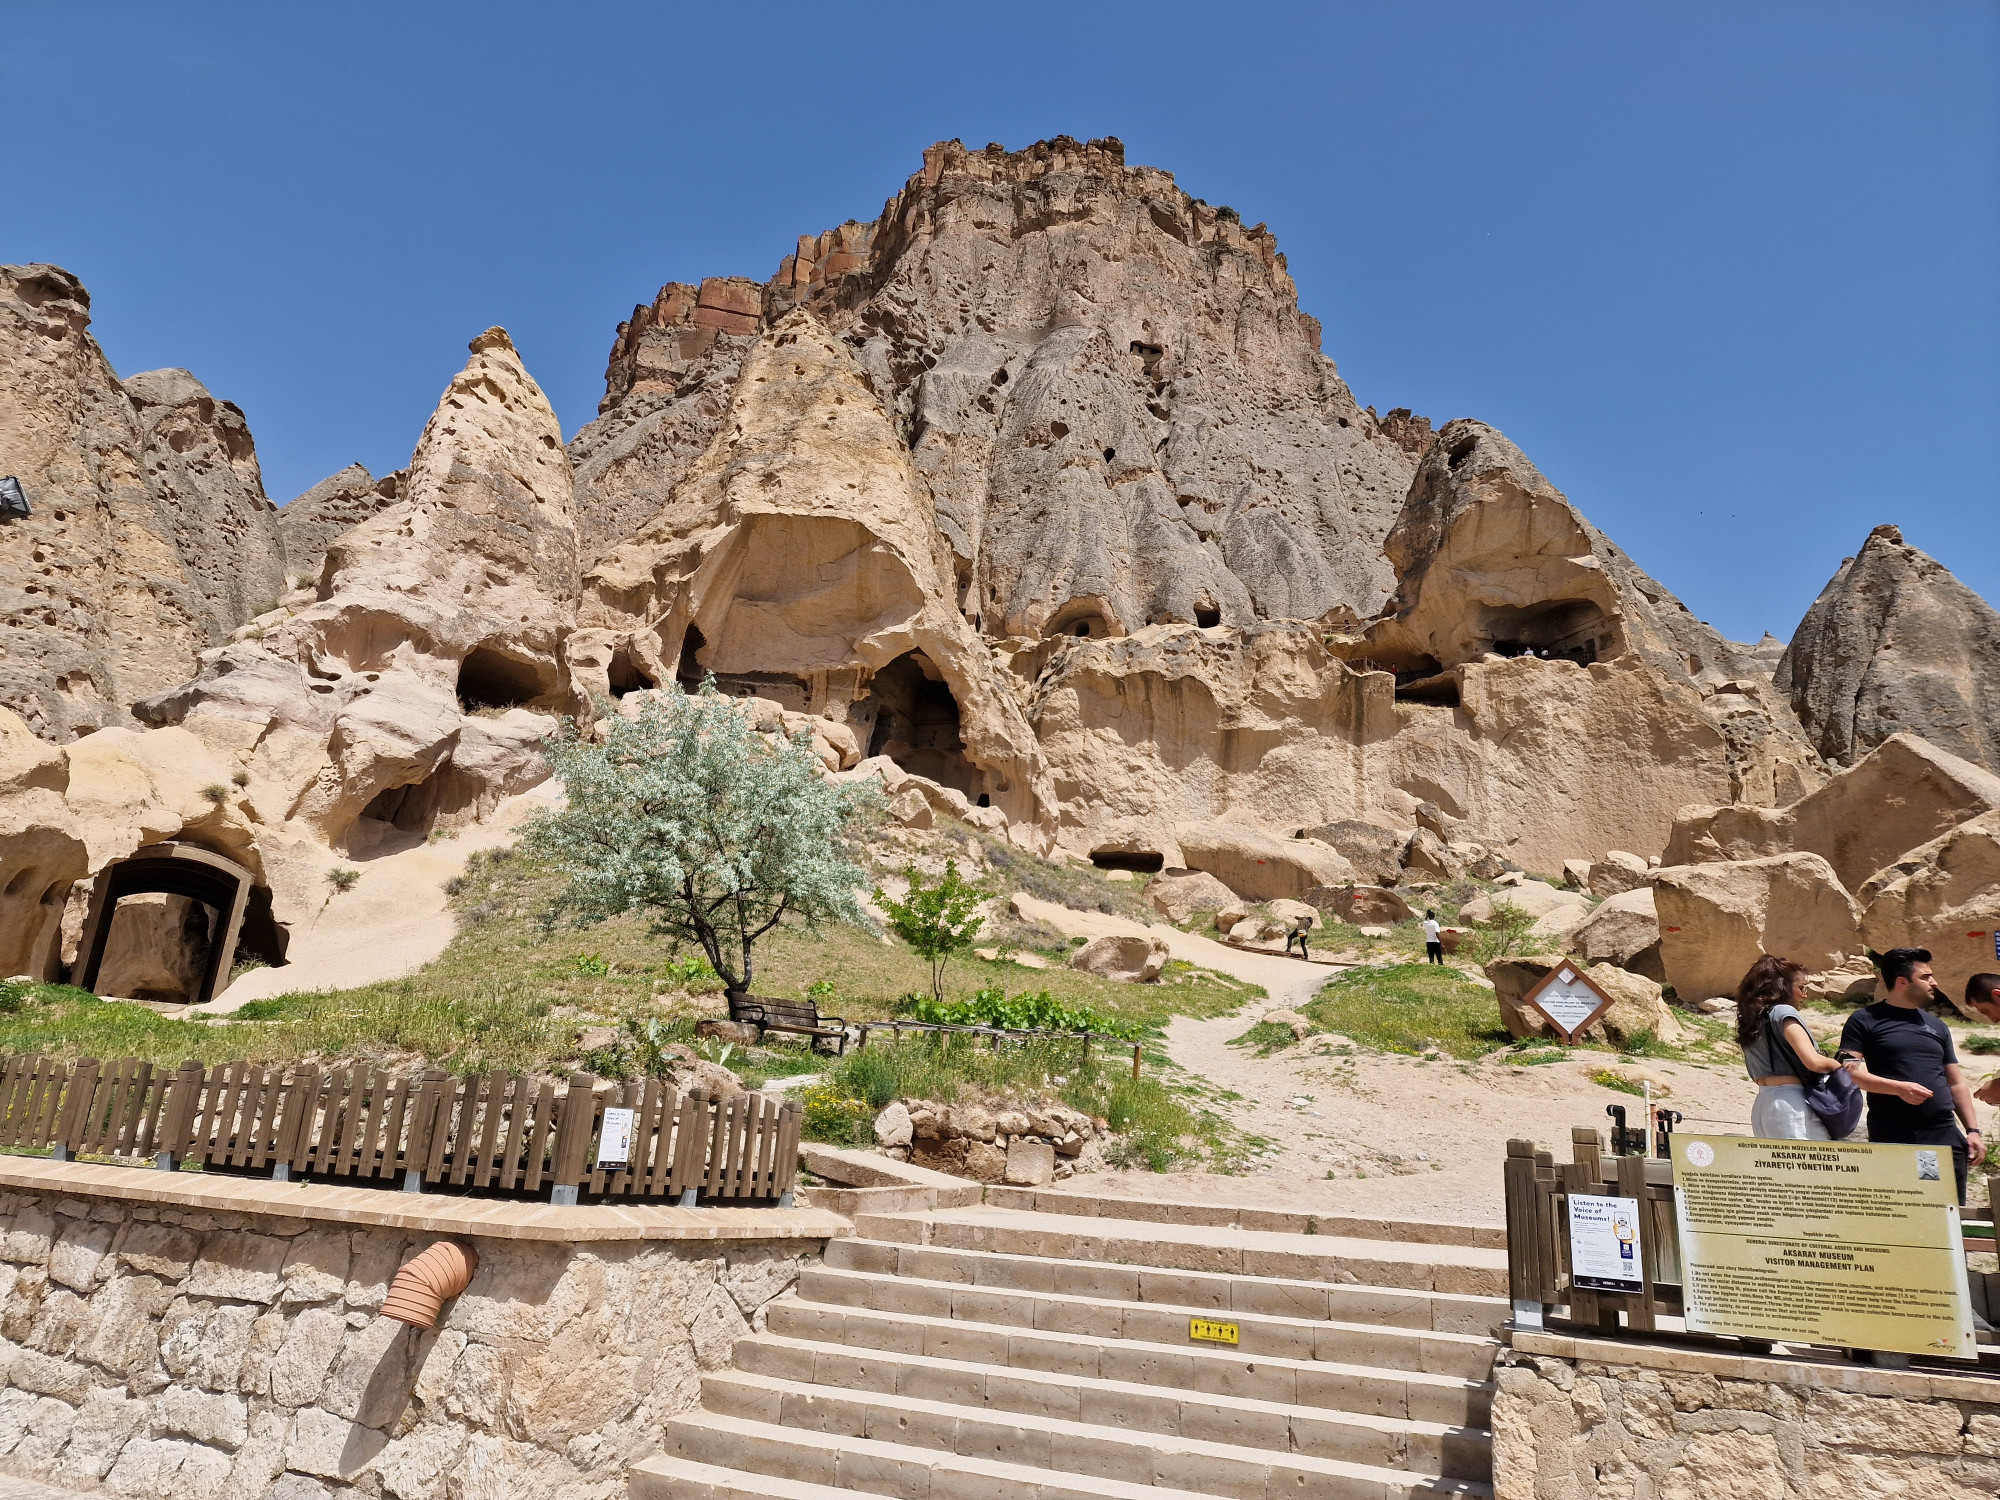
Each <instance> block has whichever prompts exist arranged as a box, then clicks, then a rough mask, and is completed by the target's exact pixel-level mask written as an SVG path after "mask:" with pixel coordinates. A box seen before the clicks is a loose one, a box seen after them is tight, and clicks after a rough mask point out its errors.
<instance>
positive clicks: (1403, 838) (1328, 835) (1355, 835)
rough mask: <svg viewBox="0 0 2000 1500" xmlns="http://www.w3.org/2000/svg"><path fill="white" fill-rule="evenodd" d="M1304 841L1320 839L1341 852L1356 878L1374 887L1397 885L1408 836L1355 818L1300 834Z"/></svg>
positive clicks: (1322, 825) (1343, 819)
mask: <svg viewBox="0 0 2000 1500" xmlns="http://www.w3.org/2000/svg"><path fill="white" fill-rule="evenodd" d="M1299 837H1300V838H1307V839H1318V840H1319V841H1320V842H1321V843H1323V844H1330V845H1332V846H1333V848H1334V849H1336V850H1337V851H1339V853H1340V856H1341V858H1343V859H1345V860H1346V861H1347V862H1348V863H1349V864H1351V865H1353V866H1354V872H1355V874H1356V876H1357V877H1358V878H1360V879H1362V880H1366V881H1368V882H1370V883H1371V884H1374V885H1394V884H1395V883H1396V879H1397V877H1398V876H1399V875H1401V874H1402V870H1403V860H1402V856H1403V846H1404V845H1405V844H1407V843H1408V842H1409V835H1408V834H1407V833H1397V832H1394V831H1392V830H1390V829H1387V828H1380V827H1377V826H1376V825H1375V824H1373V823H1364V822H1361V821H1360V820H1359V819H1355V818H1342V819H1340V820H1339V821H1337V822H1333V823H1322V824H1320V825H1319V827H1317V828H1307V829H1303V830H1301V831H1300V834H1299Z"/></svg>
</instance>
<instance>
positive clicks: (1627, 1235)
mask: <svg viewBox="0 0 2000 1500" xmlns="http://www.w3.org/2000/svg"><path fill="white" fill-rule="evenodd" d="M1645 1266H1646V1262H1645V1258H1644V1256H1643V1254H1642V1252H1641V1251H1640V1249H1639V1200H1638V1199H1637V1198H1600V1197H1596V1196H1593V1195H1591V1194H1587V1193H1571V1194H1570V1195H1569V1279H1570V1283H1571V1284H1572V1285H1573V1286H1577V1287H1580V1288H1582V1289H1583V1290H1585V1291H1590V1292H1643V1291H1645V1290H1646V1286H1645V1279H1644V1278H1645V1275H1646V1270H1645Z"/></svg>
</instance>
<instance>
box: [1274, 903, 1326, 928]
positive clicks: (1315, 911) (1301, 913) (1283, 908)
mask: <svg viewBox="0 0 2000 1500" xmlns="http://www.w3.org/2000/svg"><path fill="white" fill-rule="evenodd" d="M1264 909H1265V910H1266V911H1267V912H1269V913H1270V914H1271V916H1272V917H1273V918H1274V919H1276V920H1277V921H1279V922H1306V921H1310V922H1312V923H1314V924H1315V925H1317V924H1318V923H1319V922H1321V921H1323V920H1325V914H1324V913H1323V912H1321V911H1320V909H1319V908H1318V907H1317V906H1314V905H1313V904H1312V903H1311V902H1310V901H1287V900H1285V899H1284V898H1282V897H1280V898H1279V899H1278V900H1276V901H1269V902H1266V903H1265V905H1264Z"/></svg>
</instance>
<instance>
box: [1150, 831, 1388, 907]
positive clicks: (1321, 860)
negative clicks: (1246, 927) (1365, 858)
mask: <svg viewBox="0 0 2000 1500" xmlns="http://www.w3.org/2000/svg"><path fill="white" fill-rule="evenodd" d="M1174 836H1175V838H1176V839H1177V840H1178V841H1179V843H1180V846H1181V857H1182V858H1183V859H1184V860H1186V861H1187V865H1188V868H1189V869H1193V870H1204V871H1206V872H1207V873H1209V874H1210V875H1213V876H1215V878H1216V879H1218V880H1220V881H1221V882H1222V883H1223V884H1224V885H1226V886H1228V887H1229V888H1230V889H1231V890H1232V891H1235V892H1236V893H1237V894H1238V895H1240V896H1242V897H1244V898H1245V899H1246V900H1249V901H1271V900H1276V899H1278V898H1280V897H1289V898H1291V899H1293V900H1298V899H1302V898H1303V897H1304V896H1305V894H1306V893H1307V892H1308V891H1310V890H1311V889H1312V888H1313V887H1314V886H1318V885H1338V884H1340V883H1341V882H1343V881H1351V880H1353V879H1354V866H1352V865H1351V864H1349V863H1348V862H1347V861H1346V860H1345V859H1343V858H1341V856H1340V854H1339V852H1338V851H1337V850H1335V849H1334V848H1333V847H1332V846H1331V845H1327V844H1321V843H1318V842H1315V841H1314V840H1312V839H1288V838H1283V837H1281V836H1280V835H1278V834H1275V833H1269V832H1267V831H1265V830H1264V829H1262V828H1257V827H1253V826H1252V825H1250V824H1247V823H1218V822H1208V823H1183V824H1180V825H1178V826H1177V827H1176V828H1175V830H1174Z"/></svg>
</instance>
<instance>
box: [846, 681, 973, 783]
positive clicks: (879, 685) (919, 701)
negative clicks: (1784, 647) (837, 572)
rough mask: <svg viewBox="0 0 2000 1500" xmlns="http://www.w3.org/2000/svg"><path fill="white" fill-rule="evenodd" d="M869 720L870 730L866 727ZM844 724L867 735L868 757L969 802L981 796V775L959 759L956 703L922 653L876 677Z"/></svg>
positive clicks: (960, 745)
mask: <svg viewBox="0 0 2000 1500" xmlns="http://www.w3.org/2000/svg"><path fill="white" fill-rule="evenodd" d="M871 715H872V718H873V723H872V725H869V724H866V723H865V721H866V720H868V719H869V718H870V716H871ZM857 720H860V721H863V722H859V723H857V722H855V721H857ZM849 722H850V723H854V724H855V728H856V730H857V731H858V732H865V733H866V734H867V736H868V753H869V754H870V755H886V756H888V757H889V759H891V760H893V761H894V762H895V763H896V764H897V765H899V766H901V767H902V768H903V769H904V770H905V771H908V772H910V773H912V774H913V775H917V776H926V777H929V778H930V779H931V780H932V781H935V782H937V783H938V784H939V785H941V786H948V787H952V788H954V789H956V790H957V791H961V792H963V793H965V795H966V796H968V797H970V798H972V799H973V800H974V801H975V802H977V801H979V800H980V798H981V797H982V796H984V795H985V794H986V791H987V787H986V773H985V772H984V771H981V770H980V769H979V768H978V767H977V766H975V765H973V763H972V762H971V761H969V760H967V759H966V758H965V741H964V739H963V738H962V737H961V735H960V724H959V715H958V700H957V699H956V698H954V697H953V696H952V694H951V688H950V687H949V686H948V685H947V684H946V683H945V680H944V674H943V673H941V672H940V671H938V669H937V667H936V665H935V664H934V663H933V662H932V661H931V659H930V658H929V657H928V656H925V655H924V653H923V652H921V651H906V652H904V653H903V654H902V655H901V656H899V657H897V658H896V659H895V660H894V661H892V662H890V663H889V664H888V665H887V666H886V667H884V668H882V670H881V671H879V672H877V673H876V674H875V677H874V680H873V681H872V682H871V683H870V684H869V692H868V696H867V697H865V698H863V699H862V700H861V701H860V702H859V703H857V704H856V705H855V706H854V709H853V710H852V711H850V714H849Z"/></svg>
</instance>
